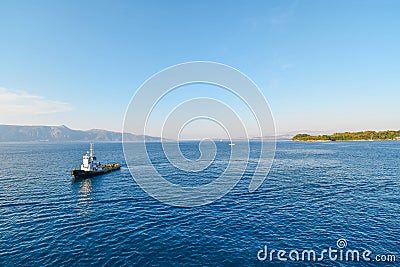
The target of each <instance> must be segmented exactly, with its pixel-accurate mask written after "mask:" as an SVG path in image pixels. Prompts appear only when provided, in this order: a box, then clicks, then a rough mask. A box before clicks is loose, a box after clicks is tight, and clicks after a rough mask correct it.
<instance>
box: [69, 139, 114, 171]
mask: <svg viewBox="0 0 400 267" xmlns="http://www.w3.org/2000/svg"><path fill="white" fill-rule="evenodd" d="M119 169H121V165H120V164H118V163H111V164H110V163H109V164H104V165H103V164H101V163H100V162H98V161H97V158H96V156H95V155H94V146H93V144H90V151H89V152H87V153H86V154H85V155H84V156H83V158H82V164H81V168H80V169H79V170H77V169H74V170H72V171H71V175H72V176H74V178H75V179H77V178H89V177H93V176H97V175H101V174H105V173H108V172H112V171H116V170H119Z"/></svg>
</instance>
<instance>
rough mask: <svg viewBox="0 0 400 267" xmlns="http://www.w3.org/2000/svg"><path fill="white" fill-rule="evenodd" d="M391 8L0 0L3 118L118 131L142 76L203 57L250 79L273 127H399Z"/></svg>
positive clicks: (399, 36)
mask: <svg viewBox="0 0 400 267" xmlns="http://www.w3.org/2000/svg"><path fill="white" fill-rule="evenodd" d="M399 14H400V1H385V0H383V1H377V0H376V1H367V0H359V1H351V0H350V1H348V0H345V1H339V0H335V1H317V0H315V1H310V0H309V1H284V0H280V1H94V0H92V1H88V0H87V1H62V0H59V1H12V0H9V1H5V0H2V1H0V124H1V123H5V124H32V125H37V124H47V125H48V124H50V125H61V124H66V125H67V126H69V127H71V128H75V129H91V128H103V129H109V130H117V131H120V130H121V128H122V122H123V116H124V112H125V110H126V107H127V105H128V103H129V100H130V98H131V97H132V95H133V93H134V92H135V90H136V89H137V88H138V87H139V86H140V85H141V84H142V83H143V82H144V81H145V80H146V79H147V78H149V77H150V76H151V75H153V74H155V73H156V72H158V71H160V70H162V69H163V68H166V67H168V66H171V65H175V64H178V63H182V62H187V61H194V60H204V61H216V62H220V63H224V64H227V65H230V66H232V67H234V68H236V69H238V70H240V71H242V72H243V73H245V74H246V75H248V76H249V77H250V78H251V79H252V80H253V81H254V82H255V83H256V84H258V86H259V87H260V89H261V90H262V92H263V93H264V95H265V96H266V98H267V100H268V102H269V104H270V106H271V109H272V112H273V114H274V117H275V123H276V126H277V130H278V131H279V132H287V131H300V130H303V129H307V130H322V131H344V130H350V131H352V130H366V129H374V130H380V129H400V116H399V114H400V105H399V99H400V49H399V47H400V15H399ZM88 115H92V117H91V118H88V117H87V116H88Z"/></svg>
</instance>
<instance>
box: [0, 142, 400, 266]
mask: <svg viewBox="0 0 400 267" xmlns="http://www.w3.org/2000/svg"><path fill="white" fill-rule="evenodd" d="M131 145H132V146H134V145H135V144H134V143H132V144H131ZM216 146H217V151H218V153H217V159H218V160H215V162H214V163H212V164H211V165H210V167H209V168H207V169H206V170H204V171H201V172H196V173H188V174H184V173H181V172H174V171H169V170H173V167H171V166H169V164H168V161H167V159H166V158H165V157H164V156H163V153H162V146H161V144H159V143H149V144H148V145H147V148H148V151H149V154H150V155H151V157H152V161H153V164H154V165H155V167H156V168H157V169H158V170H160V172H161V173H164V175H166V176H168V177H166V178H167V179H169V180H170V181H173V182H176V183H179V182H180V181H182V182H183V183H185V184H186V185H191V186H192V185H193V186H195V185H200V184H205V183H208V182H210V180H212V179H214V178H215V177H217V176H218V175H219V174H220V173H221V172H223V169H224V168H225V167H226V165H227V163H228V161H229V153H226V151H227V150H228V151H229V149H227V147H229V146H228V144H227V143H225V142H219V143H216ZM180 147H181V150H182V154H183V155H185V156H187V157H188V158H193V159H196V158H198V157H199V153H200V152H199V150H198V143H197V142H184V143H182V144H181V146H180ZM251 148H252V152H253V154H252V155H253V156H254V157H255V158H256V157H257V156H258V153H257V151H258V150H259V143H252V144H251ZM95 149H96V155H97V158H98V159H100V160H101V161H103V162H120V163H122V169H121V170H120V171H116V172H112V173H109V174H105V175H102V176H98V177H94V178H92V179H87V180H82V181H77V182H72V181H71V176H70V170H71V169H73V168H76V167H79V165H80V163H81V158H82V155H83V154H84V153H85V152H86V151H87V150H88V143H84V142H80V143H45V142H44V143H2V144H0V266H48V265H52V266H53V265H55V266H60V265H61V266H66V265H73V266H89V265H95V266H123V265H125V266H293V265H295V266H360V265H361V266H398V265H399V261H400V241H399V237H400V164H399V163H400V142H397V141H374V142H367V141H366V142H329V143H300V142H291V141H279V142H278V143H277V151H276V156H275V160H274V163H273V166H272V168H271V170H270V173H269V175H268V177H267V179H266V180H265V182H264V183H263V185H262V186H261V187H260V188H258V190H256V191H255V192H253V193H249V191H248V186H249V182H250V180H251V175H252V172H253V170H252V165H251V164H250V165H249V166H248V168H247V170H246V172H245V174H244V176H243V177H242V179H241V180H240V182H239V183H238V184H237V185H236V187H235V188H234V189H233V190H232V191H230V192H229V193H228V194H227V195H225V196H224V197H222V198H221V199H219V200H217V201H215V202H213V203H211V204H208V205H204V206H199V207H194V208H180V207H173V206H169V205H166V204H164V203H162V202H159V201H158V200H156V199H153V198H152V197H150V196H149V195H147V194H146V193H145V192H144V191H143V190H142V189H141V188H140V187H139V186H138V184H137V183H136V182H135V180H134V179H133V178H132V177H131V174H130V172H129V169H128V167H127V166H126V163H125V161H124V155H123V150H122V144H121V143H96V144H95ZM221 151H222V152H221ZM224 151H225V152H224ZM251 160H252V159H250V161H251ZM338 240H340V242H342V243H341V244H339V242H338ZM343 244H344V245H343ZM329 248H331V249H336V250H337V253H336V254H335V255H336V256H337V258H336V259H334V260H332V259H330V258H329V257H328V256H327V254H325V256H324V258H323V259H322V260H321V261H318V260H312V258H311V259H310V260H307V259H306V258H304V260H302V259H301V253H302V251H304V250H314V251H316V253H317V257H320V256H321V253H322V251H323V250H324V249H327V250H328V249H329ZM272 250H275V252H274V251H273V252H272V258H270V255H271V251H272ZM279 250H282V251H284V252H285V253H286V254H284V255H283V257H282V259H278V255H277V251H279ZM347 250H357V251H359V252H360V257H361V254H362V253H363V252H365V251H371V253H370V254H369V256H368V258H367V259H369V261H366V260H363V259H360V262H355V261H349V260H347V261H346V260H345V259H344V258H343V255H345V254H346V251H347ZM291 251H297V252H298V253H299V255H300V256H299V257H300V259H299V260H298V261H294V260H291V259H290V258H289V253H290V252H291ZM265 252H267V257H264V256H265V255H264V254H265ZM281 253H283V252H281ZM340 253H342V259H340V257H341V256H340ZM281 256H282V255H281ZM291 256H292V257H294V258H295V259H296V253H292V254H291ZM376 256H379V258H376ZM391 256H395V257H396V262H388V261H389V258H391V259H393V258H392V257H391ZM260 258H261V260H260ZM285 258H286V261H285V260H284V259H285ZM381 259H385V262H378V260H381Z"/></svg>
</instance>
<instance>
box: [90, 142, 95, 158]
mask: <svg viewBox="0 0 400 267" xmlns="http://www.w3.org/2000/svg"><path fill="white" fill-rule="evenodd" d="M93 152H94V149H93V143H90V157H93V155H94V153H93Z"/></svg>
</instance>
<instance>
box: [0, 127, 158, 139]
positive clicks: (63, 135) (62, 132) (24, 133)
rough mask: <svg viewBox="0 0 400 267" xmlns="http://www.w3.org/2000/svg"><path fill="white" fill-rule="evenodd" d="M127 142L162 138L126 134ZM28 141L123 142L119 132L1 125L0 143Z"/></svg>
mask: <svg viewBox="0 0 400 267" xmlns="http://www.w3.org/2000/svg"><path fill="white" fill-rule="evenodd" d="M124 140H125V141H132V142H134V141H143V140H146V141H160V137H153V136H147V135H135V134H130V133H126V134H124ZM28 141H100V142H101V141H122V134H121V133H118V132H112V131H106V130H100V129H93V130H88V131H81V130H72V129H70V128H68V127H67V126H65V125H62V126H17V125H0V142H28Z"/></svg>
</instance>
